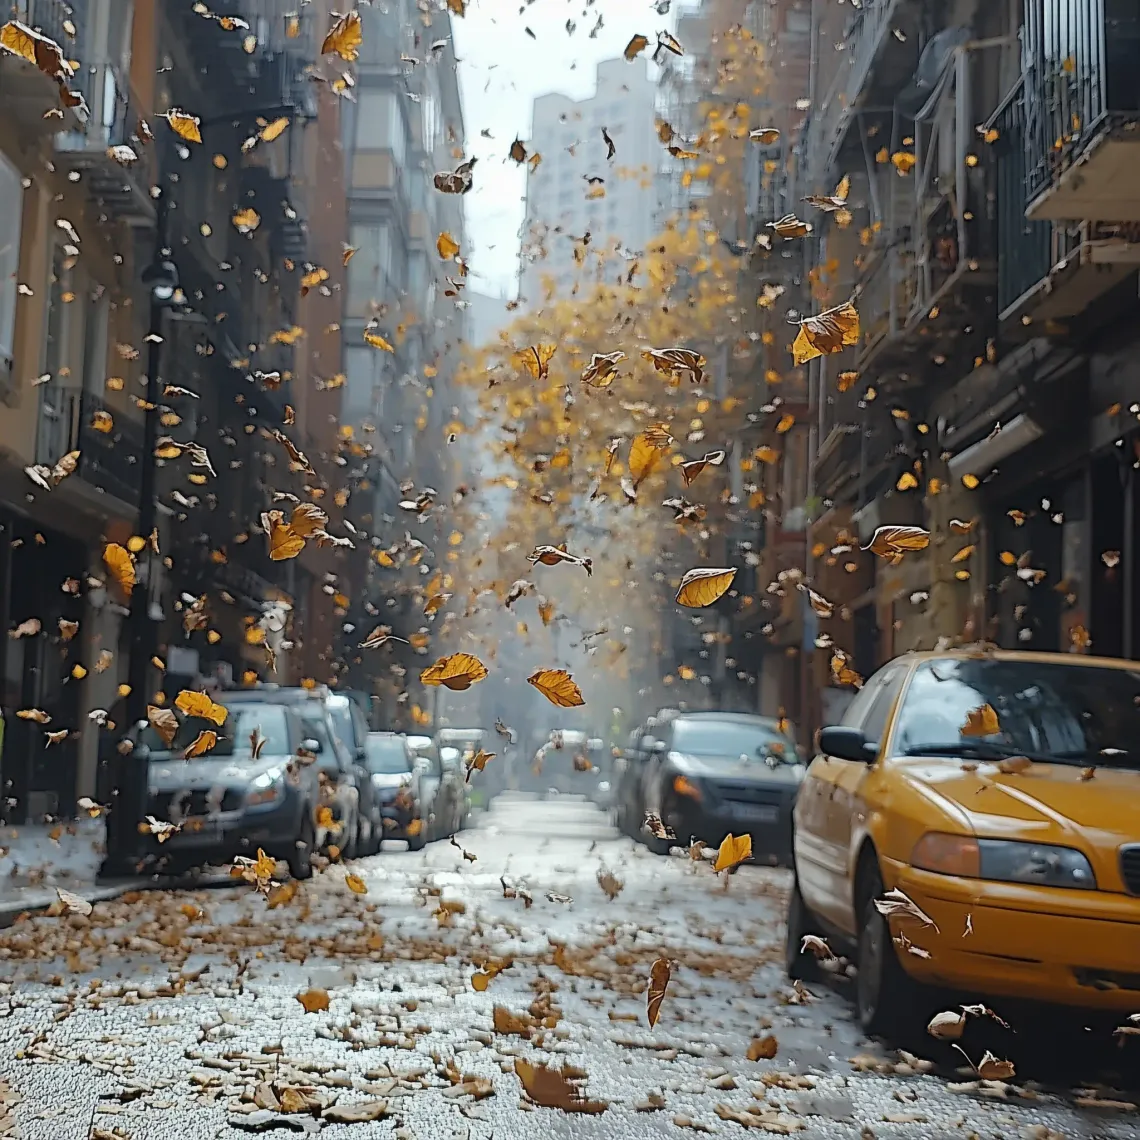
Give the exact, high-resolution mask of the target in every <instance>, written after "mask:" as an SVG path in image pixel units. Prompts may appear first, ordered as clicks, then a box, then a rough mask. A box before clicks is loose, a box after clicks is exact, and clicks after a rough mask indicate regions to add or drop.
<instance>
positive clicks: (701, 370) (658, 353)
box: [641, 348, 707, 384]
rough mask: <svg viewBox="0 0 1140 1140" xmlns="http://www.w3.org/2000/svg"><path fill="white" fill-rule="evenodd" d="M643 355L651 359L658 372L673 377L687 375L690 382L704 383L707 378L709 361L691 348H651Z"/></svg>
mask: <svg viewBox="0 0 1140 1140" xmlns="http://www.w3.org/2000/svg"><path fill="white" fill-rule="evenodd" d="M641 355H642V357H643V358H644V359H646V360H648V361H650V362H651V363H652V365H653V367H654V368H655V369H657V371H658V372H663V373H665V374H666V375H668V376H671V377H687V378H688V379H689V381H690V383H693V384H703V383H704V382H705V380H706V379H707V377H706V375H705V365H706V363H707V361H706V360H705V358H704V357H703V356H702V355H701V354H700V353H699V352H694V351H693V350H692V349H691V348H649V349H646V350H645V351H644V352H643V353H642V354H641Z"/></svg>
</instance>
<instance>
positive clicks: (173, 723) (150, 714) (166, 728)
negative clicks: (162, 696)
mask: <svg viewBox="0 0 1140 1140" xmlns="http://www.w3.org/2000/svg"><path fill="white" fill-rule="evenodd" d="M146 719H147V720H148V721H149V722H150V727H151V728H153V729H154V731H155V732H157V733H158V735H159V738H160V739H161V740H162V742H163V744H165V745H166V747H167V748H169V747H170V745H171V744H172V743H173V742H174V737H175V735H176V734H177V732H178V717H176V716H175V715H174V710H173V709H160V708H158V707H157V706H155V705H147V707H146Z"/></svg>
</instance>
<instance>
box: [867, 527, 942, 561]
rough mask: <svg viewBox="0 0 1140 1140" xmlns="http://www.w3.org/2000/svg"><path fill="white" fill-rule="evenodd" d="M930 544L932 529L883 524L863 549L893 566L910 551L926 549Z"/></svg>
mask: <svg viewBox="0 0 1140 1140" xmlns="http://www.w3.org/2000/svg"><path fill="white" fill-rule="evenodd" d="M929 545H930V531H928V530H923V529H922V527H918V526H881V527H878V528H877V529H876V531H875V533H874V534H873V535H872V536H871V541H870V542H869V543H868V544H867V545H866V546H864V547H863V548H862V549H864V550H869V551H870V552H871V553H872V554H877V555H878V556H879V557H880V558H885V559H887V561H889V562H890V563H891V565H892V566H895V565H898V563H900V562H901V561H902V560H903V555H904V554H905V553H907V552H908V551H913V550H925V549H926V548H927V547H928V546H929Z"/></svg>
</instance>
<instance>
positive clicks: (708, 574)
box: [677, 567, 736, 609]
mask: <svg viewBox="0 0 1140 1140" xmlns="http://www.w3.org/2000/svg"><path fill="white" fill-rule="evenodd" d="M735 577H736V568H735V567H729V568H725V569H713V568H710V567H697V568H696V569H693V570H690V571H688V572H687V573H686V574H685V576H684V577H683V578H682V579H681V584H680V586H678V588H677V602H678V604H680V605H682V606H687V607H689V608H690V609H700V608H701V607H703V606H711V605H712V604H713V603H714V602H715V601H717V600H718V599H720V598H722V597H724V595H725V594H726V593H727V592H728V590H729V588H730V587H731V586H732V582H733V579H734V578H735Z"/></svg>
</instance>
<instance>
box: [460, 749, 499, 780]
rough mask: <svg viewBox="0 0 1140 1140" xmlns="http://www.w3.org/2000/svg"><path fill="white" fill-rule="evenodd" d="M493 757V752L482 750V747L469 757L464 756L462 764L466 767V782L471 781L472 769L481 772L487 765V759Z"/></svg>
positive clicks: (492, 758)
mask: <svg viewBox="0 0 1140 1140" xmlns="http://www.w3.org/2000/svg"><path fill="white" fill-rule="evenodd" d="M494 759H495V753H494V752H484V751H483V749H482V748H480V749H479V751H478V752H476V753H475V755H474V756H472V757H471V758H470V759H467V758H464V764H465V765H466V767H467V783H471V773H472V772H474V771H480V772H482V771H483V769H484V768H486V767H487V762H488V761H489V760H494Z"/></svg>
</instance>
